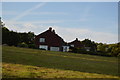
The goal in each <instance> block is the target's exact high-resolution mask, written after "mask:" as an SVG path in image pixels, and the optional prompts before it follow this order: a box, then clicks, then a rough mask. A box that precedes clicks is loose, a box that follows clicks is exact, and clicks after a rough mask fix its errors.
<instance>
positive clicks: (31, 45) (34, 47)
mask: <svg viewBox="0 0 120 80" xmlns="http://www.w3.org/2000/svg"><path fill="white" fill-rule="evenodd" d="M28 47H29V48H33V49H36V46H35V44H29V45H28Z"/></svg>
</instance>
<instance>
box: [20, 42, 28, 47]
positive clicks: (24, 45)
mask: <svg viewBox="0 0 120 80" xmlns="http://www.w3.org/2000/svg"><path fill="white" fill-rule="evenodd" d="M18 47H24V48H28V45H27V44H26V43H24V42H22V43H19V44H18Z"/></svg>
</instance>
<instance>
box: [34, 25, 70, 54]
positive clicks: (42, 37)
mask: <svg viewBox="0 0 120 80" xmlns="http://www.w3.org/2000/svg"><path fill="white" fill-rule="evenodd" d="M35 44H36V46H37V47H38V48H40V49H45V50H50V51H63V52H65V51H69V46H68V45H66V42H64V40H63V39H62V38H61V37H60V36H59V35H58V34H56V33H55V30H52V28H51V27H50V28H49V29H48V30H47V31H45V32H43V33H41V34H39V35H37V36H36V37H35Z"/></svg>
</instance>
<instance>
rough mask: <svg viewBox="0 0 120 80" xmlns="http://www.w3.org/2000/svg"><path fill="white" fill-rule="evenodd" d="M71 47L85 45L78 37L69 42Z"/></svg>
mask: <svg viewBox="0 0 120 80" xmlns="http://www.w3.org/2000/svg"><path fill="white" fill-rule="evenodd" d="M68 44H69V46H70V47H74V48H81V47H83V44H82V43H81V42H80V41H79V40H78V38H76V40H74V41H72V42H69V43H68Z"/></svg>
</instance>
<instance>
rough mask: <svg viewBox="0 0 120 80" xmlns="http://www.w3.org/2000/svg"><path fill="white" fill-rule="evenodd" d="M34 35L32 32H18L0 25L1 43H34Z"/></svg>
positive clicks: (14, 44) (12, 44) (13, 44)
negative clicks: (0, 28)
mask: <svg viewBox="0 0 120 80" xmlns="http://www.w3.org/2000/svg"><path fill="white" fill-rule="evenodd" d="M34 37H35V35H34V33H33V32H28V33H25V32H24V33H18V32H14V31H10V30H9V29H7V28H6V27H2V44H8V45H9V46H18V44H19V45H20V44H21V43H24V44H27V45H29V44H34ZM21 45H23V44H21ZM21 47H22V46H21ZM30 47H33V45H30Z"/></svg>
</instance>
